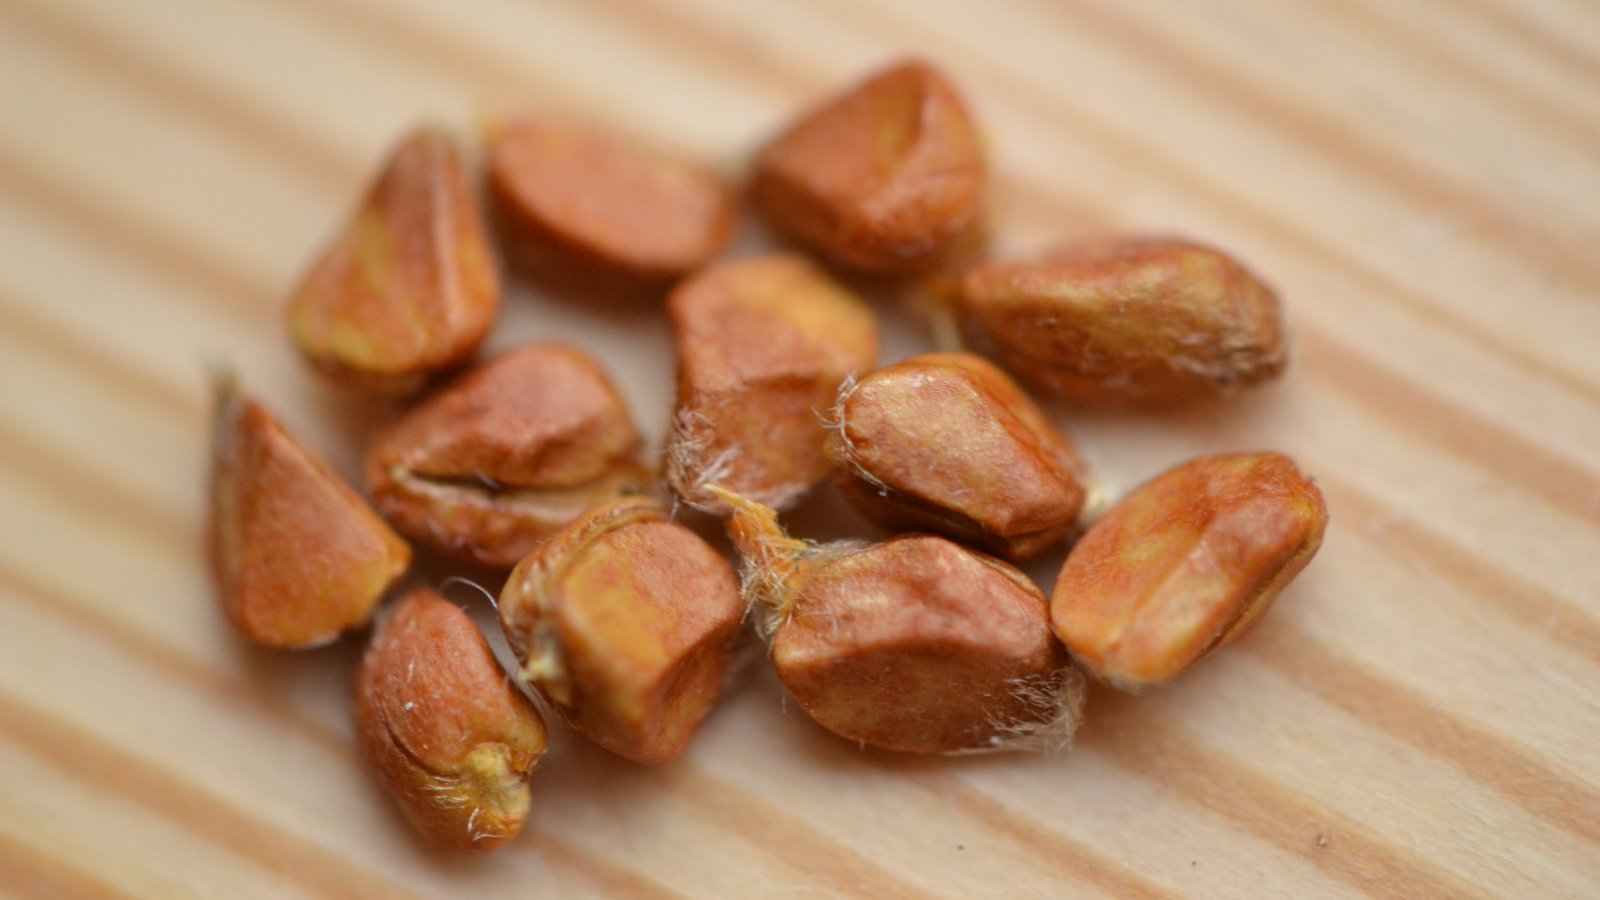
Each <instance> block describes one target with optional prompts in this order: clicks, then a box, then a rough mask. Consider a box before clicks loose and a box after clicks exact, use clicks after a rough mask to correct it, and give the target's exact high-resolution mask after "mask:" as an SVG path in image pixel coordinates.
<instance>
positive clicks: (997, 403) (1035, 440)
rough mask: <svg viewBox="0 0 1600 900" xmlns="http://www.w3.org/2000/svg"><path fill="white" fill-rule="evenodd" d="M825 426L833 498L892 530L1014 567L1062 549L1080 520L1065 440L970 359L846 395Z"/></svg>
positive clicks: (934, 358) (853, 388)
mask: <svg viewBox="0 0 1600 900" xmlns="http://www.w3.org/2000/svg"><path fill="white" fill-rule="evenodd" d="M834 420H835V422H834V425H835V427H834V430H833V432H832V434H831V435H830V436H829V439H828V446H827V451H828V457H829V458H830V459H832V460H833V462H834V464H835V465H837V466H838V467H839V469H840V475H839V481H838V484H839V489H840V490H841V491H842V492H843V493H844V495H845V497H846V498H847V499H849V501H850V503H851V504H852V505H853V506H855V507H856V509H858V510H860V511H861V512H862V513H863V514H865V515H867V516H869V517H870V518H872V519H874V520H876V521H877V522H879V523H880V524H882V525H884V526H885V527H888V528H890V529H893V530H897V531H905V530H914V529H925V530H928V531H935V532H938V533H940V534H944V535H947V536H949V537H953V538H957V539H960V540H963V541H967V542H970V543H973V544H976V545H978V546H980V547H983V548H984V549H985V550H988V551H990V552H992V553H997V554H999V555H1000V556H1003V557H1006V558H1009V559H1022V558H1026V557H1029V556H1033V555H1035V554H1037V553H1039V552H1041V551H1043V550H1045V549H1046V548H1048V547H1050V546H1051V545H1053V544H1057V543H1059V542H1061V541H1062V540H1063V539H1064V538H1065V537H1066V536H1067V535H1068V534H1069V533H1070V532H1071V531H1072V530H1073V529H1074V527H1075V526H1076V523H1077V519H1078V513H1079V511H1081V510H1082V509H1083V501H1084V489H1083V485H1082V478H1083V463H1082V461H1081V460H1080V459H1079V457H1078V454H1077V451H1076V450H1075V449H1074V448H1073V446H1072V443H1071V441H1069V440H1068V439H1067V437H1066V436H1065V435H1064V434H1062V433H1061V432H1060V431H1059V430H1057V429H1056V428H1055V427H1054V426H1053V425H1051V424H1050V420H1049V419H1048V418H1046V416H1045V414H1044V411H1043V410H1041V409H1039V407H1038V405H1036V404H1035V403H1034V402H1033V400H1031V399H1030V398H1029V397H1028V396H1027V395H1026V394H1024V393H1023V392H1022V391H1021V390H1020V389H1018V387H1017V386H1016V384H1015V383H1014V382H1013V381H1012V380H1011V379H1010V378H1008V377H1006V375H1005V373H1004V372H1001V371H1000V370H999V369H998V368H996V367H995V366H994V365H993V364H991V363H989V362H988V361H986V360H984V359H982V358H980V357H977V356H973V355H972V354H970V353H930V354H925V355H923V356H914V357H912V358H910V359H907V360H905V361H903V362H900V363H897V364H895V365H892V366H889V367H887V368H884V369H879V370H878V371H876V372H874V373H872V374H870V375H868V376H866V377H864V378H862V379H861V380H860V381H859V382H856V383H854V384H847V385H846V386H845V388H844V389H843V390H842V391H840V393H839V402H838V403H837V404H836V405H835V406H834Z"/></svg>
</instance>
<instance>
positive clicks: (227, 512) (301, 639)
mask: <svg viewBox="0 0 1600 900" xmlns="http://www.w3.org/2000/svg"><path fill="white" fill-rule="evenodd" d="M210 496H211V507H210V524H209V528H208V535H209V543H210V555H211V564H212V572H213V575H214V576H215V580H216V584H217V591H218V593H219V595H220V596H221V600H222V605H223V609H224V610H226V612H227V614H228V617H229V618H230V619H231V620H232V621H233V624H234V625H235V626H237V627H238V629H239V631H240V632H242V633H243V634H244V635H245V636H246V637H249V638H250V639H251V640H254V641H256V642H257V643H261V644H265V645H267V646H269V647H293V648H299V647H316V646H320V645H322V644H326V643H329V642H331V641H333V640H334V639H335V638H337V637H338V636H339V633H340V632H341V631H344V630H345V629H347V628H358V627H360V626H362V625H365V624H366V623H367V621H368V620H369V619H370V618H371V617H372V611H373V609H374V608H376V606H377V605H378V601H379V600H380V599H381V598H382V597H383V593H384V591H385V590H386V589H387V588H388V587H389V585H390V584H391V583H393V582H394V580H395V579H396V578H399V577H400V575H401V574H402V573H404V572H405V570H406V567H407V566H408V565H409V564H410V562H411V548H410V547H408V546H406V543H405V541H402V540H401V539H400V537H399V535H396V534H395V533H394V532H393V531H391V530H389V526H387V525H385V524H384V522H383V520H382V519H380V518H378V516H377V514H376V513H374V512H373V511H372V510H371V509H370V508H369V507H368V506H367V504H366V501H364V500H362V499H361V496H360V495H359V494H357V493H356V492H355V491H354V490H352V489H351V488H350V486H349V485H347V484H345V482H344V480H343V479H342V478H340V477H339V475H338V474H337V473H336V472H334V471H333V469H332V468H331V467H330V466H329V465H328V464H327V463H326V462H324V461H323V460H322V459H321V458H320V457H318V456H317V455H316V454H314V453H312V452H311V451H310V450H309V449H307V448H306V447H305V446H304V445H302V444H301V443H300V442H299V441H297V440H295V439H294V437H293V436H291V435H290V434H289V433H288V432H287V431H285V430H284V428H283V426H282V425H280V424H279V423H278V422H277V420H276V419H274V418H273V417H272V415H271V414H269V413H268V412H267V411H266V410H265V409H264V408H262V406H261V405H260V404H259V403H257V402H256V401H254V400H252V399H250V398H249V397H246V396H244V395H243V394H242V393H241V392H240V391H239V389H238V387H237V385H236V384H235V383H234V382H233V381H232V380H231V379H224V380H222V381H221V382H219V384H218V389H217V400H216V413H215V419H214V423H213V432H212V459H211V491H210Z"/></svg>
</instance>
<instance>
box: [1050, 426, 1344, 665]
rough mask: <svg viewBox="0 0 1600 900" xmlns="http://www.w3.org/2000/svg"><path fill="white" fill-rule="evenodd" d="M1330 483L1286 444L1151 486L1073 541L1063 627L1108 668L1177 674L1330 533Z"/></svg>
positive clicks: (1236, 630) (1247, 619) (1070, 643)
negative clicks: (1309, 473)
mask: <svg viewBox="0 0 1600 900" xmlns="http://www.w3.org/2000/svg"><path fill="white" fill-rule="evenodd" d="M1327 524H1328V511H1327V507H1326V506H1325V505H1324V504H1323V500H1322V493H1321V491H1319V490H1317V487H1316V485H1314V484H1312V483H1311V480H1310V479H1309V478H1307V477H1306V476H1305V475H1304V474H1302V473H1301V472H1300V470H1299V469H1298V468H1296V467H1295V464H1294V462H1293V461H1292V460H1290V459H1289V458H1288V457H1286V456H1283V455H1282V454H1278V453H1241V454H1235V455H1231V456H1207V457H1202V458H1200V459H1197V460H1194V461H1192V462H1189V463H1186V464H1184V465H1181V466H1178V467H1177V468H1174V469H1172V470H1170V471H1168V472H1166V473H1164V474H1162V475H1160V476H1158V477H1156V478H1155V479H1154V480H1152V481H1150V482H1148V483H1147V484H1145V485H1143V486H1141V487H1139V488H1138V489H1137V490H1135V491H1134V492H1133V493H1131V494H1129V495H1128V496H1127V497H1126V498H1124V499H1123V500H1122V501H1121V502H1120V503H1118V504H1117V505H1116V506H1114V507H1113V508H1112V509H1111V511H1110V512H1108V513H1106V515H1105V516H1104V517H1103V518H1101V519H1100V520H1099V521H1098V522H1096V523H1095V524H1094V525H1093V526H1092V527H1091V528H1090V529H1089V531H1088V532H1087V533H1086V534H1085V535H1084V536H1083V539H1082V540H1081V541H1079V542H1078V544H1077V546H1076V547H1074V548H1073V550H1072V553H1071V555H1069V556H1068V557H1067V561H1066V564H1065V565H1064V566H1063V567H1062V569H1061V576H1060V578H1059V579H1058V580H1057V581H1056V586H1055V592H1054V594H1053V596H1052V599H1051V617H1052V619H1053V621H1054V624H1055V629H1056V634H1058V635H1059V636H1060V637H1061V640H1062V641H1064V642H1065V643H1066V645H1067V647H1068V648H1069V649H1070V650H1071V651H1072V654H1073V656H1074V657H1076V658H1077V660H1078V661H1079V662H1080V663H1081V664H1083V666H1084V667H1085V668H1087V669H1089V670H1090V671H1091V672H1093V673H1094V674H1095V675H1096V676H1098V677H1099V678H1100V679H1101V680H1103V681H1107V682H1110V683H1111V684H1115V685H1118V686H1120V687H1124V688H1130V689H1132V688H1138V687H1141V686H1143V685H1147V684H1153V683H1156V682H1161V681H1166V680H1167V679H1169V678H1172V677H1174V676H1176V675H1178V674H1181V673H1182V672H1184V671H1185V670H1187V669H1188V668H1189V667H1190V666H1193V665H1194V664H1195V663H1197V662H1199V661H1200V660H1202V659H1205V658H1206V657H1207V656H1210V655H1211V654H1212V653H1214V652H1216V651H1217V650H1219V649H1221V648H1222V647H1225V646H1227V645H1228V644H1229V643H1230V642H1232V641H1233V640H1234V639H1236V638H1237V637H1239V635H1240V634H1243V633H1244V631H1245V629H1246V628H1248V627H1249V626H1250V625H1251V624H1252V623H1253V622H1254V621H1255V620H1256V618H1257V617H1259V616H1260V615H1261V614H1262V613H1263V612H1265V611H1266V609H1267V607H1268V606H1269V605H1270V604H1271V603H1272V600H1273V598H1274V597H1276V596H1277V594H1278V592H1279V591H1280V590H1282V589H1283V587H1284V586H1285V585H1286V584H1288V583H1289V581H1290V580H1292V579H1293V578H1294V576H1295V575H1296V574H1298V573H1299V572H1300V570H1301V569H1303V568H1304V567H1305V565H1306V563H1308V562H1310V560H1311V557H1312V556H1313V555H1314V554H1315V553H1316V552H1317V548H1318V547H1319V546H1320V545H1321V544H1322V534H1323V531H1324V530H1325V529H1326V528H1327Z"/></svg>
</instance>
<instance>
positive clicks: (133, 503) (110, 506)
mask: <svg viewBox="0 0 1600 900" xmlns="http://www.w3.org/2000/svg"><path fill="white" fill-rule="evenodd" d="M0 466H3V467H4V468H6V469H9V470H11V471H12V472H13V473H14V474H16V475H17V476H19V477H20V478H23V479H26V480H30V481H33V482H36V483H38V484H39V485H41V486H43V487H44V488H45V489H46V490H49V491H52V492H53V493H56V494H59V495H60V496H61V498H62V500H63V501H65V502H66V503H67V504H69V505H71V506H73V507H75V508H78V509H82V510H85V511H88V512H92V513H93V514H94V515H95V516H97V517H101V518H104V519H106V520H107V521H109V522H113V523H115V524H116V525H117V526H118V527H120V528H122V529H125V530H127V531H128V532H129V533H130V536H134V537H136V538H137V539H138V540H139V541H140V542H141V543H143V544H145V545H146V546H149V547H153V548H156V549H159V550H160V551H161V552H163V553H172V552H173V546H172V536H173V535H187V536H191V543H193V542H196V541H198V540H199V537H198V534H199V532H198V531H197V530H196V528H195V523H196V518H195V517H194V516H186V515H184V514H183V513H181V512H179V511H177V510H175V509H173V508H172V507H171V506H170V505H167V504H159V505H157V504H152V503H151V502H149V501H148V500H146V499H145V498H143V497H140V496H139V495H137V494H135V493H133V492H132V491H130V490H128V489H127V488H126V487H124V486H123V484H122V482H120V481H119V480H117V479H115V478H113V477H112V476H110V475H108V474H107V473H106V472H104V471H102V470H101V469H99V468H97V467H96V466H94V465H92V464H90V463H89V462H88V461H86V460H84V459H82V458H81V457H79V456H78V455H77V454H76V453H75V452H73V451H69V450H66V449H64V448H62V447H60V446H59V445H57V444H55V443H54V442H51V443H46V442H44V441H40V440H38V439H36V438H34V437H33V436H32V435H29V434H26V433H24V432H22V431H19V430H18V429H16V428H14V427H11V426H10V425H9V423H6V422H4V421H0Z"/></svg>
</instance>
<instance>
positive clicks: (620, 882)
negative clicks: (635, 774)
mask: <svg viewBox="0 0 1600 900" xmlns="http://www.w3.org/2000/svg"><path fill="white" fill-rule="evenodd" d="M0 590H5V591H6V592H7V593H8V597H9V598H11V599H14V600H16V601H17V602H22V603H26V604H28V605H29V606H30V607H31V608H33V609H35V610H37V611H39V612H42V613H44V614H46V615H50V616H53V617H56V618H59V619H62V620H64V621H66V622H67V623H69V624H70V625H72V627H74V628H75V629H78V630H79V631H81V632H83V633H84V634H90V635H93V636H95V637H96V638H98V639H100V640H102V641H105V642H106V643H108V644H111V645H113V646H116V647H119V648H121V649H122V650H123V651H125V652H127V653H129V654H130V655H131V656H133V657H134V658H135V659H137V660H138V661H139V662H140V664H141V665H144V666H145V667H147V668H149V669H151V670H153V671H155V672H157V673H159V674H161V675H162V676H164V677H166V678H169V679H171V680H172V681H173V682H175V683H177V684H181V685H183V686H184V687H185V688H186V689H188V690H192V691H199V692H202V693H205V694H208V695H210V696H212V697H213V698H215V699H216V700H218V701H219V702H221V703H223V704H224V705H226V706H229V707H231V708H235V709H248V710H250V711H251V714H252V715H255V716H258V717H259V718H260V719H261V723H262V724H263V725H264V726H265V727H267V728H269V729H272V730H275V731H287V732H289V733H293V734H295V735H296V736H298V737H300V738H302V739H305V740H306V741H307V742H308V743H310V744H312V745H313V746H316V747H318V748H319V749H320V750H321V751H322V752H323V753H325V754H327V755H329V756H334V757H341V758H347V757H350V756H352V755H353V754H354V753H355V748H354V747H353V746H352V744H351V743H350V740H349V738H348V737H347V736H346V735H344V734H342V733H340V732H337V731H334V730H332V729H330V728H328V727H327V726H326V725H324V724H322V723H321V722H319V721H317V720H315V719H313V718H310V717H308V716H306V715H305V714H304V713H302V712H300V711H299V710H298V709H296V708H294V707H293V706H292V705H290V704H288V703H286V702H284V699H283V696H282V694H280V693H279V692H277V691H273V690H271V689H269V688H268V687H266V686H264V685H263V684H261V683H259V682H255V681H250V680H245V679H240V678H233V677H229V676H227V675H225V674H223V673H221V672H219V671H217V670H216V669H213V668H211V667H210V666H208V665H207V664H205V663H203V662H200V661H199V660H196V659H193V658H191V657H189V656H187V655H185V654H183V653H181V652H179V651H177V650H174V649H173V648H172V647H171V645H169V644H167V643H165V642H163V641H161V640H158V639H156V638H153V637H151V636H149V635H147V634H145V633H143V632H141V631H139V630H137V629H135V628H132V627H130V626H128V625H126V624H124V623H122V622H120V621H118V620H117V619H115V618H114V617H112V616H109V615H106V614H105V613H104V612H102V611H101V610H99V609H98V608H96V607H95V606H94V605H93V604H91V603H87V602H84V601H82V600H79V599H78V598H76V597H74V596H73V595H71V594H69V593H66V592H63V591H59V590H56V589H54V588H52V587H50V586H49V585H46V584H44V583H43V582H41V581H39V580H37V579H36V578H34V577H32V576H30V575H28V574H26V573H23V572H21V571H18V570H17V569H15V568H12V567H11V566H9V565H6V564H5V563H0ZM217 615H218V616H219V617H220V616H221V613H220V612H218V613H217ZM524 834H525V835H527V837H526V838H525V839H526V840H529V841H531V842H533V843H536V844H538V845H539V846H540V847H541V848H543V850H542V851H541V855H540V858H541V859H548V860H549V861H551V862H552V863H553V864H556V865H559V866H561V867H562V868H563V869H566V870H568V871H569V872H571V873H572V874H574V875H576V876H577V877H579V878H581V879H583V880H585V881H588V882H589V883H591V884H593V885H594V886H595V887H596V889H598V890H600V891H602V892H603V893H605V894H607V895H609V896H616V897H624V898H633V897H643V898H663V900H666V898H672V897H676V896H677V895H676V894H674V893H673V892H672V891H670V890H668V889H667V888H665V887H663V886H661V885H659V884H657V883H656V882H653V881H651V880H650V879H648V878H646V877H644V876H643V875H641V874H639V873H638V872H635V871H633V870H631V869H628V868H625V867H622V866H619V865H616V864H614V863H611V862H608V861H606V860H603V859H600V858H598V857H595V856H594V855H593V854H590V853H588V852H587V851H584V850H582V849H581V848H578V847H575V846H573V845H572V844H570V843H569V842H567V841H565V840H562V839H560V838H559V837H558V836H557V835H556V834H555V833H554V832H552V831H550V830H549V829H541V828H538V827H534V826H533V825H532V823H530V825H529V827H527V828H525V829H524ZM374 896H377V895H374Z"/></svg>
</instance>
